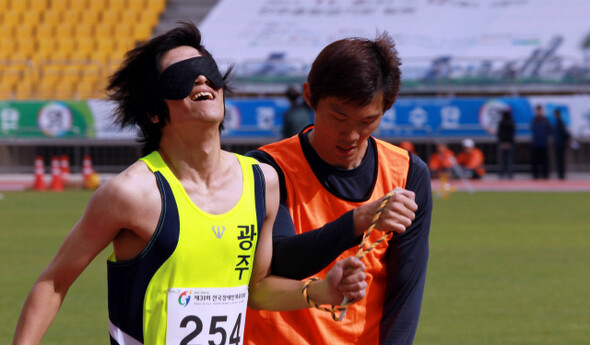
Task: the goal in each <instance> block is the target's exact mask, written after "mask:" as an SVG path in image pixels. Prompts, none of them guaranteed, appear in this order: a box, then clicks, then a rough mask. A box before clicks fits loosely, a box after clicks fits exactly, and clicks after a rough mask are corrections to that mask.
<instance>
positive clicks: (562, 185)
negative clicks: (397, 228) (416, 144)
mask: <svg viewBox="0 0 590 345" xmlns="http://www.w3.org/2000/svg"><path fill="white" fill-rule="evenodd" d="M111 176H113V175H106V174H103V175H101V178H102V180H105V179H108V178H109V177H111ZM33 182H34V177H33V175H22V174H18V175H17V174H0V191H21V190H27V189H31V188H32V186H33ZM45 182H46V185H47V186H48V187H49V186H50V185H51V179H50V176H48V175H47V176H46V177H45ZM81 182H82V177H81V176H80V175H76V174H74V175H72V176H71V181H70V185H72V186H74V187H79V186H80V185H81ZM452 186H453V188H454V189H455V190H456V191H469V190H473V191H498V192H500V191H536V192H590V173H587V172H586V173H585V172H581V173H580V172H573V173H571V174H570V175H568V179H566V180H563V181H561V180H558V179H556V178H554V177H552V178H551V179H548V180H532V179H530V178H529V175H528V174H518V175H517V176H516V177H515V179H513V180H499V179H498V178H497V177H496V176H494V175H489V176H488V175H486V177H485V178H484V179H482V180H475V181H474V180H472V181H468V182H467V183H465V182H462V181H460V180H454V181H452ZM439 188H440V181H438V180H433V181H432V190H433V191H436V190H438V189H439Z"/></svg>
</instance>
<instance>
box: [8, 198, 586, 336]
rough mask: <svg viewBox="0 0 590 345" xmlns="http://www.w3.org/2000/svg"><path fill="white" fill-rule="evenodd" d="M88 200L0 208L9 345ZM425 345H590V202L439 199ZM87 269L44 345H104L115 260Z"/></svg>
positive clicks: (14, 202) (33, 201)
mask: <svg viewBox="0 0 590 345" xmlns="http://www.w3.org/2000/svg"><path fill="white" fill-rule="evenodd" d="M90 195H91V194H90V193H89V192H84V191H68V192H63V193H51V192H45V193H39V192H10V193H3V197H2V199H1V200H0V267H1V268H2V271H1V274H2V279H1V282H0V292H1V294H0V325H1V326H0V339H1V340H2V343H9V342H10V339H12V335H13V332H14V327H15V325H16V322H17V318H18V315H19V313H20V309H21V307H22V303H23V301H24V299H25V298H26V295H27V293H28V291H29V289H30V287H31V286H32V284H33V282H34V281H35V279H36V277H37V276H38V274H39V273H40V271H41V270H42V269H43V268H44V267H45V265H47V263H48V262H49V261H50V260H51V258H52V257H53V255H54V254H55V252H56V251H57V249H58V247H59V245H60V243H61V241H62V240H63V238H64V236H65V235H66V233H67V232H68V230H69V229H70V228H71V226H72V225H73V224H74V223H75V222H76V220H77V219H78V217H79V216H80V215H81V214H82V212H83V210H84V208H85V206H86V204H87V202H88V200H89V199H90ZM430 248H431V254H430V261H429V270H428V278H427V283H426V291H425V296H424V302H423V308H422V316H421V321H420V325H419V327H418V334H417V336H416V341H415V342H414V344H416V345H431V344H449V345H451V344H453V345H455V344H468V345H473V344H477V345H480V344H502V345H505V344H515V345H525V344H547V345H549V344H551V345H554V344H568V345H573V344H580V345H582V344H584V345H586V344H588V343H589V342H590V193H485V192H480V193H475V194H467V193H454V194H452V195H451V197H450V198H449V199H447V200H441V199H435V204H434V214H433V222H432V228H431V239H430ZM108 251H109V249H107V250H105V252H103V253H101V255H100V256H99V257H98V258H97V259H96V260H95V261H94V262H93V263H92V264H91V265H90V266H89V268H88V269H87V270H86V271H85V272H84V273H83V274H82V276H81V277H80V278H79V279H78V281H76V283H75V284H74V285H73V286H72V288H71V289H70V292H69V294H68V297H67V298H66V300H65V302H64V305H63V306H62V309H61V311H60V313H59V314H58V317H57V319H56V320H55V322H54V324H53V325H52V326H51V328H50V329H49V332H48V333H47V335H46V337H45V339H44V342H43V344H60V345H62V344H88V345H92V344H107V343H108V323H107V307H106V305H107V303H106V265H105V261H106V257H107V255H108Z"/></svg>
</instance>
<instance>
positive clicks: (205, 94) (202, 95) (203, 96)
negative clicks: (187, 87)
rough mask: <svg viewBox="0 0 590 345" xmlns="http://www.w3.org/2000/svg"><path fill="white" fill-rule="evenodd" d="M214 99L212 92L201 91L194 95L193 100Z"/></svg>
mask: <svg viewBox="0 0 590 345" xmlns="http://www.w3.org/2000/svg"><path fill="white" fill-rule="evenodd" d="M205 99H213V95H212V94H211V92H199V93H197V94H196V95H195V96H194V97H193V101H198V100H205Z"/></svg>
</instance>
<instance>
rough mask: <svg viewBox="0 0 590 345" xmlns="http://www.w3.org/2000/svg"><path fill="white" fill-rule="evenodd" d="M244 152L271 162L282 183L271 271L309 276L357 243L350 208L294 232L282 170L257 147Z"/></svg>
mask: <svg viewBox="0 0 590 345" xmlns="http://www.w3.org/2000/svg"><path fill="white" fill-rule="evenodd" d="M246 155H247V156H250V157H253V158H256V159H257V160H258V161H259V162H264V163H268V164H270V165H272V166H273V167H274V168H275V170H277V173H278V175H279V182H280V184H281V203H280V204H279V210H278V213H277V218H276V220H275V223H274V226H273V241H272V242H273V251H272V262H271V272H272V274H275V275H279V276H283V277H287V278H291V279H303V278H306V277H309V276H311V275H314V274H316V273H318V272H319V271H321V270H322V269H324V268H325V267H326V266H328V265H329V264H330V263H332V261H334V260H335V259H336V258H337V257H338V256H339V255H340V254H341V253H342V252H343V251H345V250H347V249H349V248H352V247H354V246H355V245H357V244H359V243H360V241H361V239H362V236H359V237H357V238H355V237H354V222H353V211H349V212H346V213H345V214H343V215H342V216H340V218H338V219H336V220H334V221H333V222H330V223H327V224H326V225H324V226H322V227H321V228H318V229H315V230H312V231H308V232H305V233H303V234H299V235H297V234H296V232H295V225H294V224H293V219H292V218H291V214H290V213H289V209H288V208H287V206H286V205H285V204H284V200H285V195H286V188H285V178H284V175H283V173H282V170H281V169H280V167H279V166H278V164H277V163H276V161H275V160H274V159H273V158H272V157H271V156H270V155H269V154H267V153H266V152H262V151H258V150H256V151H250V152H248V153H246Z"/></svg>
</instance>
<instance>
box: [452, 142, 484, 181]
mask: <svg viewBox="0 0 590 345" xmlns="http://www.w3.org/2000/svg"><path fill="white" fill-rule="evenodd" d="M462 146H463V150H462V151H461V152H459V153H458V154H457V164H459V165H460V166H461V168H462V169H463V174H464V175H463V177H466V178H469V179H480V178H482V177H483V176H484V175H485V173H486V168H485V165H484V156H483V152H481V150H480V149H478V148H477V147H475V142H473V140H472V139H469V138H467V139H464V140H463V142H462Z"/></svg>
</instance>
